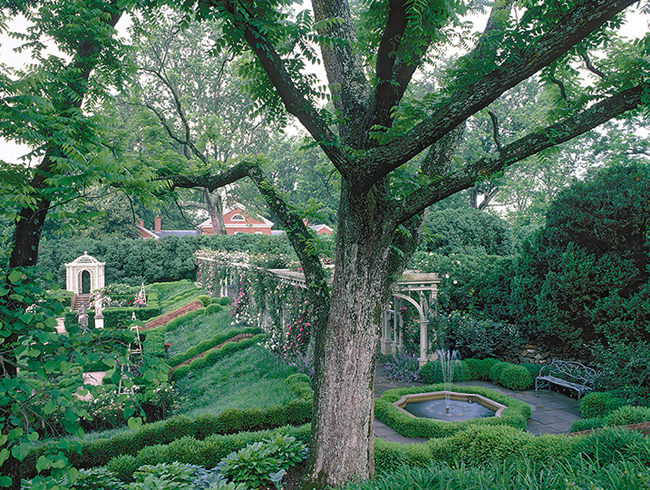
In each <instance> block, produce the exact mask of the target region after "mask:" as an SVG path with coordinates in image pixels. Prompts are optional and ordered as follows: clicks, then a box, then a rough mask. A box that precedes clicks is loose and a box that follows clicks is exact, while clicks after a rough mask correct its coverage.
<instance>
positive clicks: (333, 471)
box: [305, 184, 395, 487]
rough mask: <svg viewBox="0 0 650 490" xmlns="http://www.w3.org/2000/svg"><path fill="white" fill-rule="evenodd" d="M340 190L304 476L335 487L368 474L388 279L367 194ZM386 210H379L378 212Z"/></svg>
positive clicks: (388, 239)
mask: <svg viewBox="0 0 650 490" xmlns="http://www.w3.org/2000/svg"><path fill="white" fill-rule="evenodd" d="M343 187H344V189H343V190H342V191H341V193H342V198H341V207H340V209H339V232H338V244H337V256H336V272H335V275H334V280H333V285H332V301H331V306H330V313H329V320H328V322H327V325H326V326H325V328H324V330H322V331H319V332H317V337H316V355H315V358H316V373H315V376H314V379H315V386H314V413H313V417H312V431H311V442H310V453H309V454H310V458H309V461H308V470H307V475H306V478H307V481H306V482H305V483H307V484H309V483H317V484H318V485H331V486H334V487H336V486H340V485H341V484H343V483H345V482H346V481H350V480H353V479H356V478H362V479H367V478H368V477H371V476H372V475H373V474H374V451H373V443H374V438H373V433H374V430H373V422H374V395H373V393H374V390H373V386H374V375H375V362H376V353H377V346H378V341H379V327H378V325H379V320H380V318H381V315H382V312H383V310H384V308H385V307H386V304H387V300H388V298H389V296H390V294H389V293H390V289H391V286H392V284H393V283H394V282H395V275H394V274H393V273H392V272H393V264H392V263H391V253H390V248H391V246H392V245H393V234H392V232H391V231H390V230H389V229H388V228H389V227H388V226H386V225H384V220H382V219H381V215H382V214H383V212H384V211H385V210H381V209H377V208H378V207H381V206H378V202H379V201H380V200H376V199H375V198H374V197H375V196H374V194H373V193H372V192H371V193H369V194H368V195H366V196H363V197H359V196H354V195H351V193H350V192H346V189H345V187H346V186H345V184H344V186H343ZM384 216H385V214H384Z"/></svg>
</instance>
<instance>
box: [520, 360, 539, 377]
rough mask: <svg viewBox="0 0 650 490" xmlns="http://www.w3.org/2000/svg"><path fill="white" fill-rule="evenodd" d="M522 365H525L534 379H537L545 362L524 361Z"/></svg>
mask: <svg viewBox="0 0 650 490" xmlns="http://www.w3.org/2000/svg"><path fill="white" fill-rule="evenodd" d="M520 366H523V367H524V368H525V369H526V370H527V371H528V372H529V373H530V375H531V376H532V377H533V381H535V378H536V377H537V376H539V370H540V369H542V367H543V366H545V364H533V363H532V362H524V363H521V364H520Z"/></svg>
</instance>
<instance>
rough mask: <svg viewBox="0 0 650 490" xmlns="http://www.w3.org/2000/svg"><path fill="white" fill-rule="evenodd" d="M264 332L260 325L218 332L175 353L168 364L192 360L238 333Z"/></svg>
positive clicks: (252, 333) (174, 365)
mask: <svg viewBox="0 0 650 490" xmlns="http://www.w3.org/2000/svg"><path fill="white" fill-rule="evenodd" d="M260 333H263V330H262V329H261V328H258V327H247V328H244V329H232V330H228V331H227V332H224V333H218V334H216V335H214V336H213V337H212V338H211V339H206V340H202V341H201V342H199V343H198V344H196V345H193V346H192V347H190V348H189V349H187V350H186V351H185V352H181V353H178V354H175V355H173V356H172V357H170V358H169V361H168V364H169V365H170V366H172V368H176V367H177V366H179V365H180V364H183V363H184V362H187V361H189V360H191V359H192V358H194V357H197V356H199V355H201V354H203V353H205V352H206V351H208V350H210V349H213V348H215V347H217V346H219V345H220V344H223V343H224V342H227V341H229V340H231V339H232V338H234V337H236V336H237V335H243V334H251V336H252V335H255V334H260Z"/></svg>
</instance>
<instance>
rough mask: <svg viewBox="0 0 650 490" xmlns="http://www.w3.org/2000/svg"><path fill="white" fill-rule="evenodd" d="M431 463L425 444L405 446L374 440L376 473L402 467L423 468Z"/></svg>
mask: <svg viewBox="0 0 650 490" xmlns="http://www.w3.org/2000/svg"><path fill="white" fill-rule="evenodd" d="M430 461H431V451H430V450H429V447H428V446H427V445H425V444H406V445H402V444H399V443H396V442H390V441H385V440H384V439H375V469H376V470H377V471H378V472H385V471H391V470H396V469H398V468H400V467H402V466H424V465H426V464H428V463H429V462H430Z"/></svg>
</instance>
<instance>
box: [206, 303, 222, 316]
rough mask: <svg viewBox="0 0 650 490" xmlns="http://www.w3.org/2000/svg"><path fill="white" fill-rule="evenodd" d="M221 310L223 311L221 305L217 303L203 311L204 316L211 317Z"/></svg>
mask: <svg viewBox="0 0 650 490" xmlns="http://www.w3.org/2000/svg"><path fill="white" fill-rule="evenodd" d="M221 310H223V308H222V307H221V305H219V304H218V303H212V304H210V305H209V306H208V307H207V308H206V309H205V314H206V315H213V314H215V313H219V312H220V311H221Z"/></svg>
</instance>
